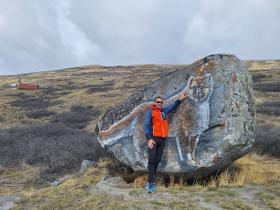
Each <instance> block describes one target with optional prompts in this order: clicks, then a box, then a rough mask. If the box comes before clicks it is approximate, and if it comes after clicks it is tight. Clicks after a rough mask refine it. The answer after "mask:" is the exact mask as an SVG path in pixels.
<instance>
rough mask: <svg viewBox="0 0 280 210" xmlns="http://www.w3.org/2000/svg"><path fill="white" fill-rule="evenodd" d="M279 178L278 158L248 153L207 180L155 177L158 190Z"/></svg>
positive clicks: (144, 178) (141, 184) (141, 182)
mask: <svg viewBox="0 0 280 210" xmlns="http://www.w3.org/2000/svg"><path fill="white" fill-rule="evenodd" d="M279 178H280V160H278V159H274V158H271V157H269V156H266V155H263V156H261V155H258V154H256V153H250V154H247V155H245V156H243V157H242V158H240V159H238V160H236V161H235V162H234V163H233V164H232V165H231V166H230V167H228V168H227V169H225V170H224V171H223V172H222V173H221V174H219V175H217V176H212V177H210V179H209V180H205V179H201V178H197V179H195V180H194V181H193V182H192V183H191V184H190V183H189V182H187V181H186V180H185V179H184V177H178V178H177V179H175V177H174V176H170V177H169V179H168V180H167V182H164V181H163V177H157V183H158V186H159V187H158V189H159V191H166V190H175V191H177V190H183V189H184V190H185V189H190V190H194V189H202V188H205V189H207V188H216V187H224V186H244V185H248V184H267V183H269V182H271V181H274V180H277V179H279ZM146 182H147V175H143V176H139V177H137V178H136V179H135V180H134V187H136V188H138V187H141V188H142V187H144V186H145V184H146Z"/></svg>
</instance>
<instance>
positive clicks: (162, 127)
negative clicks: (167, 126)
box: [160, 113, 165, 137]
mask: <svg viewBox="0 0 280 210" xmlns="http://www.w3.org/2000/svg"><path fill="white" fill-rule="evenodd" d="M160 115H161V119H162V124H161V129H162V136H163V137H165V135H164V126H163V122H164V120H163V117H162V114H161V113H160Z"/></svg>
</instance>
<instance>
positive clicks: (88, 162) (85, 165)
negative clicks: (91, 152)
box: [80, 160, 96, 173]
mask: <svg viewBox="0 0 280 210" xmlns="http://www.w3.org/2000/svg"><path fill="white" fill-rule="evenodd" d="M95 163H96V162H95V161H92V160H83V162H82V163H81V168H80V173H84V172H85V171H86V170H87V169H88V168H89V167H90V166H93V165H94V164H95Z"/></svg>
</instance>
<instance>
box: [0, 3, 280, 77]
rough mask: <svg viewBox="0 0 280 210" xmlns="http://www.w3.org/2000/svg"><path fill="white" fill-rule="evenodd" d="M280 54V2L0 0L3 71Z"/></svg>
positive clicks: (0, 68) (0, 66) (0, 63)
mask: <svg viewBox="0 0 280 210" xmlns="http://www.w3.org/2000/svg"><path fill="white" fill-rule="evenodd" d="M213 53H232V54H235V55H237V56H238V57H239V58H241V59H280V1H279V0H211V1H210V0H192V1H191V0H172V1H169V0H141V1H140V0H81V1H79V0H55V1H54V0H41V1H40V0H0V74H16V73H23V72H32V71H40V70H48V69H61V68H64V67H72V66H80V65H89V64H101V65H128V64H147V63H154V64H187V63H192V62H194V61H195V60H196V59H199V58H200V57H204V56H206V55H208V54H213Z"/></svg>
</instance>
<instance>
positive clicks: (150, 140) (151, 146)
mask: <svg viewBox="0 0 280 210" xmlns="http://www.w3.org/2000/svg"><path fill="white" fill-rule="evenodd" d="M154 144H156V143H155V141H154V140H153V139H149V141H148V147H149V148H150V149H153V147H154Z"/></svg>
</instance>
